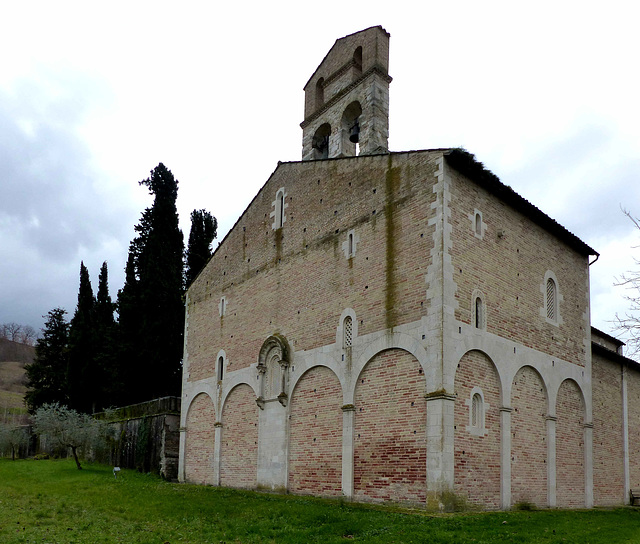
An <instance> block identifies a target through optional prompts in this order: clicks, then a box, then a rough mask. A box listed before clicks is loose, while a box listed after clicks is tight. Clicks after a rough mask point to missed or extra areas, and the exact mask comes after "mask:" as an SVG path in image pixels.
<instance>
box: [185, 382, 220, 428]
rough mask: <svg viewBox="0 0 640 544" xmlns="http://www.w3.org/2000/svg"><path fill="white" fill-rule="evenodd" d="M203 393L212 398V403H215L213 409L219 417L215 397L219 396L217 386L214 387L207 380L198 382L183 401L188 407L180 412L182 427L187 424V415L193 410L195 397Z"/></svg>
mask: <svg viewBox="0 0 640 544" xmlns="http://www.w3.org/2000/svg"><path fill="white" fill-rule="evenodd" d="M202 393H204V394H205V395H208V396H209V398H210V399H211V404H213V410H214V413H215V415H216V419H217V418H218V416H219V414H218V410H217V407H216V402H215V399H216V397H217V395H216V390H215V387H213V386H212V385H211V384H209V383H207V382H202V383H199V384H197V385H196V387H194V388H193V389H191V391H190V392H189V394H188V395H186V399H185V401H184V402H183V405H186V406H187V409H186V410H183V411H182V413H181V414H180V426H181V427H186V426H187V416H188V415H189V411H190V410H191V405H192V404H193V401H194V399H195V398H196V397H197V396H198V395H200V394H202Z"/></svg>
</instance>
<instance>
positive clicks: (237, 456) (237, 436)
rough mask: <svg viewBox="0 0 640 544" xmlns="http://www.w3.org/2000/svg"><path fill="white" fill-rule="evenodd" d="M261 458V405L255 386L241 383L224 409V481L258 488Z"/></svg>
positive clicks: (227, 484) (221, 468) (221, 481)
mask: <svg viewBox="0 0 640 544" xmlns="http://www.w3.org/2000/svg"><path fill="white" fill-rule="evenodd" d="M257 462H258V407H257V406H256V397H255V394H254V393H253V390H252V389H251V388H250V387H249V386H248V385H244V384H243V385H239V386H238V387H236V388H235V389H233V391H231V393H229V396H228V397H227V400H226V402H225V403H224V408H223V410H222V447H221V452H220V484H221V485H224V486H229V487H242V488H254V487H255V486H256V471H257Z"/></svg>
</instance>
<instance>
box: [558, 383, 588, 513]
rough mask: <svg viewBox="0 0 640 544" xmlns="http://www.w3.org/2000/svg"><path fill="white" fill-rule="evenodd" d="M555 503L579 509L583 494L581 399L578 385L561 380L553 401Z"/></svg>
mask: <svg viewBox="0 0 640 544" xmlns="http://www.w3.org/2000/svg"><path fill="white" fill-rule="evenodd" d="M556 416H557V418H558V419H557V423H556V488H557V491H556V504H557V506H558V507H559V508H582V507H584V506H585V500H584V499H585V494H584V402H583V400H582V394H581V392H580V390H579V389H578V385H577V384H576V382H574V381H573V380H565V381H564V382H563V383H562V385H561V386H560V390H559V391H558V398H557V402H556Z"/></svg>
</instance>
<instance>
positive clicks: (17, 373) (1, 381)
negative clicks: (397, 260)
mask: <svg viewBox="0 0 640 544" xmlns="http://www.w3.org/2000/svg"><path fill="white" fill-rule="evenodd" d="M34 357H35V348H34V347H33V346H27V345H26V344H19V343H18V342H12V341H11V340H6V339H5V338H0V422H14V421H15V422H18V421H20V422H23V421H22V420H24V418H25V414H26V408H25V406H24V394H25V393H26V391H27V380H26V373H25V369H24V367H25V365H27V364H30V363H32V362H33V359H34Z"/></svg>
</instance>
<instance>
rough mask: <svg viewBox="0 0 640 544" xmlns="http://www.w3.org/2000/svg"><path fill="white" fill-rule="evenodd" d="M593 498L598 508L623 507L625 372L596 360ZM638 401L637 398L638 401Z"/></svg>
mask: <svg viewBox="0 0 640 544" xmlns="http://www.w3.org/2000/svg"><path fill="white" fill-rule="evenodd" d="M591 372H592V384H593V389H592V390H593V498H594V503H595V505H596V506H611V505H615V504H623V502H624V498H625V494H626V491H625V489H624V461H623V459H624V452H623V420H622V369H621V367H620V365H619V364H616V363H612V362H610V361H607V360H606V359H604V358H603V357H600V356H598V355H594V356H593V366H592V370H591ZM636 398H637V397H636Z"/></svg>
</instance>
